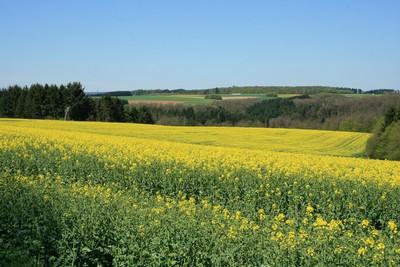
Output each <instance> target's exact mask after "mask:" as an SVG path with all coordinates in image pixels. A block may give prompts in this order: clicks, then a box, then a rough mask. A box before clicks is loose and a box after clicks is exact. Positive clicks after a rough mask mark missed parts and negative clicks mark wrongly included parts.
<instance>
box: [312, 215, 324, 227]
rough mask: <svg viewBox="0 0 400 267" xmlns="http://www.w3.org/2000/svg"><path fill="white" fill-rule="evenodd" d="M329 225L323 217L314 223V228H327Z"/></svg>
mask: <svg viewBox="0 0 400 267" xmlns="http://www.w3.org/2000/svg"><path fill="white" fill-rule="evenodd" d="M327 224H328V223H327V221H325V220H324V219H322V218H321V217H318V218H317V219H316V220H315V222H314V223H313V226H314V227H317V228H319V227H325V226H326V225H327Z"/></svg>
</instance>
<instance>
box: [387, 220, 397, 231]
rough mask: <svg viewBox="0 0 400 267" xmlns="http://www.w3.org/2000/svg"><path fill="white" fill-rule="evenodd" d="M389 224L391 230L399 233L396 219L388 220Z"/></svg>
mask: <svg viewBox="0 0 400 267" xmlns="http://www.w3.org/2000/svg"><path fill="white" fill-rule="evenodd" d="M387 225H388V228H389V230H390V231H391V232H393V233H394V234H396V233H397V224H396V222H395V221H393V220H390V221H389V222H388V224H387Z"/></svg>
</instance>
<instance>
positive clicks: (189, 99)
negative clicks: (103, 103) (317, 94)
mask: <svg viewBox="0 0 400 267" xmlns="http://www.w3.org/2000/svg"><path fill="white" fill-rule="evenodd" d="M297 95H298V94H279V95H278V97H281V98H287V97H293V96H297ZM221 96H222V97H229V99H230V100H232V99H234V98H237V99H241V98H244V97H251V98H259V99H262V100H265V99H271V97H268V96H266V95H265V94H240V95H231V94H221ZM119 98H121V99H125V100H133V101H143V102H154V101H171V103H174V102H179V103H182V104H186V105H196V104H209V103H212V102H214V100H211V99H204V95H189V94H155V95H138V96H120V97H119Z"/></svg>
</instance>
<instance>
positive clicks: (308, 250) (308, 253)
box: [307, 248, 315, 257]
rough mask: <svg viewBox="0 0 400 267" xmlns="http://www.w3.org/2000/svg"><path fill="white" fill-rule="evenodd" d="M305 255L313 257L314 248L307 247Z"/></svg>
mask: <svg viewBox="0 0 400 267" xmlns="http://www.w3.org/2000/svg"><path fill="white" fill-rule="evenodd" d="M307 255H308V256H310V257H314V256H315V250H314V249H313V248H308V249H307Z"/></svg>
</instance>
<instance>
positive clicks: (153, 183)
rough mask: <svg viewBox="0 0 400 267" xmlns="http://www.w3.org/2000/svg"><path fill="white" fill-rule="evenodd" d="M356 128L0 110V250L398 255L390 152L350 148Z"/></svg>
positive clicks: (349, 259)
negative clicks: (38, 116)
mask: <svg viewBox="0 0 400 267" xmlns="http://www.w3.org/2000/svg"><path fill="white" fill-rule="evenodd" d="M366 138H368V135H367V134H359V133H346V132H343V133H339V132H327V131H306V130H286V129H254V128H248V129H242V128H220V129H219V128H216V127H199V128H196V127H164V126H150V125H130V124H113V123H93V122H59V121H39V120H11V119H9V120H0V166H1V169H2V172H1V176H0V194H1V195H2V199H1V206H0V215H1V216H0V220H1V225H2V226H3V229H7V231H3V232H1V233H0V238H1V240H2V241H1V242H2V243H0V248H2V249H1V251H2V252H0V256H1V257H3V258H4V259H6V261H7V260H8V261H9V262H13V261H16V260H17V259H22V260H26V261H30V262H31V263H34V264H39V265H41V264H46V263H48V264H54V265H98V264H100V265H106V266H107V265H118V266H119V265H126V266H132V265H136V266H148V265H190V266H195V265H207V266H214V265H216V266H243V265H247V266H248V265H266V266H315V265H320V266H329V265H345V266H365V265H367V266H374V265H375V266H382V265H386V266H397V265H398V263H399V262H400V239H399V237H400V234H399V231H398V227H399V223H400V206H399V205H398V200H399V199H400V163H399V162H394V161H378V160H370V159H365V158H355V157H349V156H350V155H360V154H361V153H362V152H363V149H364V148H363V146H364V144H365V140H366ZM317 140H319V142H317ZM281 151H284V152H281ZM320 154H329V155H320ZM333 155H342V156H333ZM344 156H347V157H344ZM16 222H17V223H16Z"/></svg>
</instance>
